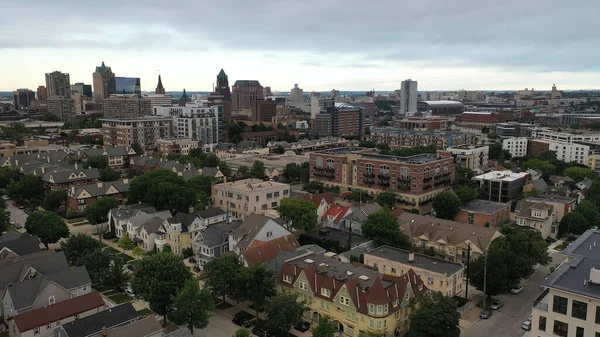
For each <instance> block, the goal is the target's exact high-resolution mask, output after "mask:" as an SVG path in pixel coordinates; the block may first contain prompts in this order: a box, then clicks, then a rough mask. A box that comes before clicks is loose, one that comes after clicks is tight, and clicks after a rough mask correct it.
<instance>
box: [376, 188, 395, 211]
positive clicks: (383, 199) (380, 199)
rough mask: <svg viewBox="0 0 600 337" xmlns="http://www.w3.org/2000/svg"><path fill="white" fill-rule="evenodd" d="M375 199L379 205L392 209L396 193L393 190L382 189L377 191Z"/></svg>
mask: <svg viewBox="0 0 600 337" xmlns="http://www.w3.org/2000/svg"><path fill="white" fill-rule="evenodd" d="M375 200H376V201H377V203H378V204H379V206H381V207H387V208H389V209H393V208H394V207H395V206H396V193H394V192H393V191H384V192H381V193H379V194H378V195H377V198H376V199H375Z"/></svg>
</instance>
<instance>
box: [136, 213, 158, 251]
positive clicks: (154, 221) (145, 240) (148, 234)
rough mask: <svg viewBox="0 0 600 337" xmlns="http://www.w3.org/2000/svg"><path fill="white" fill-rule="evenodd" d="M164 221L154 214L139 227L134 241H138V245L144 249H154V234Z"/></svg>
mask: <svg viewBox="0 0 600 337" xmlns="http://www.w3.org/2000/svg"><path fill="white" fill-rule="evenodd" d="M164 221H165V219H163V218H161V217H159V216H154V217H152V218H150V219H149V220H147V221H146V222H144V223H143V224H142V225H141V226H140V227H139V234H138V236H137V237H136V239H137V240H136V241H137V242H138V243H139V246H140V247H142V248H143V249H144V250H146V251H154V247H155V242H154V241H155V240H156V235H157V234H158V232H159V231H160V227H161V226H162V224H163V222H164Z"/></svg>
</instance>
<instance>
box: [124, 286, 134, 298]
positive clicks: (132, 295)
mask: <svg viewBox="0 0 600 337" xmlns="http://www.w3.org/2000/svg"><path fill="white" fill-rule="evenodd" d="M125 294H127V295H129V296H130V297H135V294H134V293H133V289H131V287H127V289H125Z"/></svg>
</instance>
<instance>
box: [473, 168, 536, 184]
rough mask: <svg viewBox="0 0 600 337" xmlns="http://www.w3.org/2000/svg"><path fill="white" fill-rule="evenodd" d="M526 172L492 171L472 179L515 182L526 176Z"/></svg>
mask: <svg viewBox="0 0 600 337" xmlns="http://www.w3.org/2000/svg"><path fill="white" fill-rule="evenodd" d="M528 175H529V173H527V172H513V171H510V170H506V171H492V172H488V173H484V174H480V175H478V176H475V177H473V179H475V180H496V181H515V180H519V179H522V178H525V177H526V176H528Z"/></svg>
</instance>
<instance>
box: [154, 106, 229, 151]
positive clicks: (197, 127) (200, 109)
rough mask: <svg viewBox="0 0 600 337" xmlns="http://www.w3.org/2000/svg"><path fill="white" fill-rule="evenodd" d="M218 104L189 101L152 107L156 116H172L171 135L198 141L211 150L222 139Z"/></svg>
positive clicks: (205, 148) (204, 147) (207, 149)
mask: <svg viewBox="0 0 600 337" xmlns="http://www.w3.org/2000/svg"><path fill="white" fill-rule="evenodd" d="M221 109H222V107H221V106H220V105H214V106H207V105H199V104H195V103H190V104H188V105H187V106H170V107H153V108H152V113H153V115H156V116H162V117H170V118H173V130H172V132H173V137H175V138H185V139H192V140H195V141H199V142H200V144H201V146H202V148H203V149H204V150H206V151H213V149H214V148H215V147H216V145H217V144H218V143H220V142H221V141H222V139H221V138H222V134H221V129H222V121H223V120H222V119H221V116H220V115H221Z"/></svg>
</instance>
